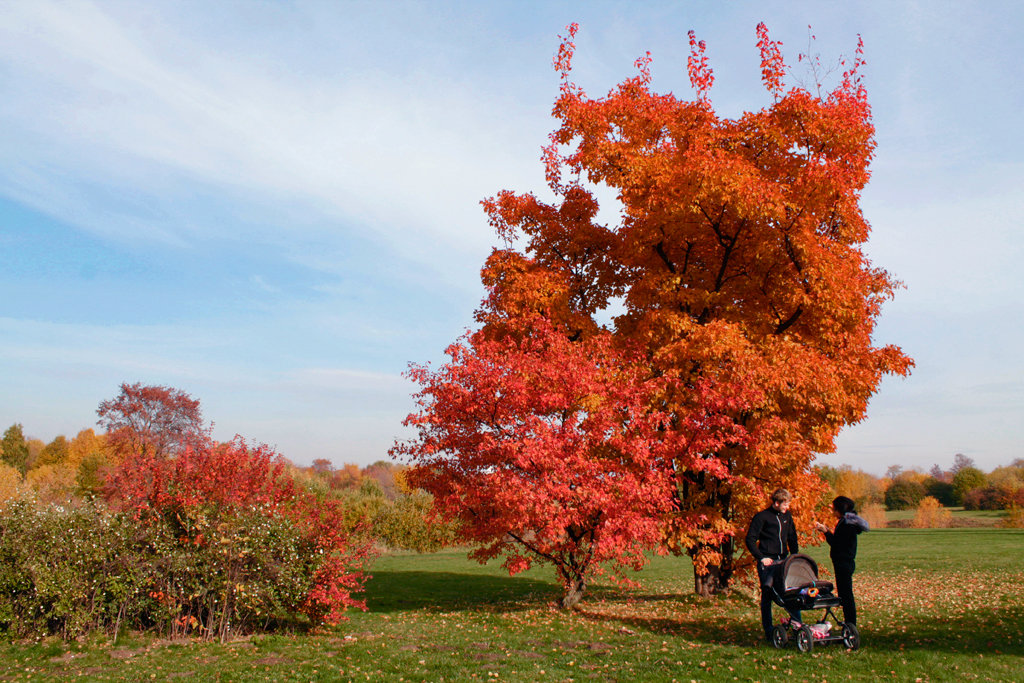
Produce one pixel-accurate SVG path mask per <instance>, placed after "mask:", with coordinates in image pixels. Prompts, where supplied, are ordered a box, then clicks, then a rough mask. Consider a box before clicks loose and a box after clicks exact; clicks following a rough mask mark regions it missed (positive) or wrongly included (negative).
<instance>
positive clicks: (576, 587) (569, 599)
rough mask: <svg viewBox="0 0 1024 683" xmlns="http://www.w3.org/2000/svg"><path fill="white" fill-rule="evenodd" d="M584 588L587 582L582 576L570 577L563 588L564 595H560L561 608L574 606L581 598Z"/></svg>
mask: <svg viewBox="0 0 1024 683" xmlns="http://www.w3.org/2000/svg"><path fill="white" fill-rule="evenodd" d="M586 589H587V584H586V582H585V581H584V580H583V577H582V576H579V577H576V578H574V579H572V581H570V582H569V585H568V586H566V588H565V595H563V596H562V609H572V608H574V607H575V606H576V605H577V603H579V601H580V600H582V599H583V593H584V592H585V591H586Z"/></svg>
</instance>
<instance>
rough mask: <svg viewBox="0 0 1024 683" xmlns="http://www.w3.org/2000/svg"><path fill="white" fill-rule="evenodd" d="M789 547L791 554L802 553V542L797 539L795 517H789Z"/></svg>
mask: <svg viewBox="0 0 1024 683" xmlns="http://www.w3.org/2000/svg"><path fill="white" fill-rule="evenodd" d="M787 542H788V545H789V552H790V554H794V555H795V554H796V553H798V552H800V542H799V541H798V540H797V538H796V523H795V522H793V516H792V515H790V516H789V538H788V539H787Z"/></svg>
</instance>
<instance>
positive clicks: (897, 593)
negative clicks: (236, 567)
mask: <svg viewBox="0 0 1024 683" xmlns="http://www.w3.org/2000/svg"><path fill="white" fill-rule="evenodd" d="M861 539H862V540H861V550H860V556H859V558H858V572H857V574H856V575H855V577H854V580H855V587H856V590H857V594H858V599H859V607H860V619H859V625H860V627H861V631H862V637H863V646H862V648H861V649H860V650H858V651H854V652H849V651H846V650H845V649H843V648H842V647H841V646H838V645H828V646H819V647H816V648H815V650H814V651H813V652H812V653H810V654H801V653H798V652H797V651H796V650H795V649H794V648H793V647H792V646H790V647H789V648H787V649H785V650H783V651H778V650H775V649H773V648H771V647H769V646H768V645H766V644H763V643H762V642H761V641H760V637H759V635H760V634H759V631H760V628H759V623H758V616H757V606H756V603H755V602H754V599H753V597H752V593H749V592H743V591H737V592H734V593H733V594H731V595H730V596H728V597H722V598H719V599H712V600H701V599H697V598H695V597H694V596H693V595H691V592H692V582H693V580H692V570H691V568H690V565H689V562H688V560H687V559H686V558H675V557H655V558H653V559H652V562H651V564H650V565H649V566H648V567H647V569H645V570H644V571H643V572H642V573H641V574H640V575H639V576H638V578H639V580H640V586H639V588H637V589H636V590H623V589H620V588H617V587H615V586H614V585H612V584H610V583H607V582H604V583H602V582H598V583H597V584H596V585H595V586H593V587H592V588H591V591H590V592H589V594H588V596H587V598H585V600H584V603H583V608H582V609H581V610H579V611H578V612H574V613H563V612H560V611H557V610H555V609H553V608H552V603H553V601H554V599H555V598H556V597H557V595H558V588H557V586H555V584H554V582H553V581H552V576H551V572H550V571H548V570H546V569H533V570H531V571H529V572H526V573H524V574H520V575H518V576H516V577H512V578H510V577H508V576H507V575H506V574H504V573H503V572H502V570H501V569H500V567H498V566H497V565H493V564H492V565H489V566H480V565H478V564H476V563H472V562H469V561H467V560H466V557H465V553H464V552H458V551H447V552H441V553H435V554H429V555H415V554H393V555H387V556H384V557H381V558H380V559H379V560H378V561H377V562H376V563H375V565H374V568H373V579H372V581H370V583H369V584H368V591H367V598H368V607H369V609H368V611H367V612H365V613H364V612H356V613H352V614H351V619H350V621H348V622H347V623H344V624H342V626H341V627H339V628H338V629H336V630H334V631H331V632H328V633H322V634H302V633H298V634H288V635H274V636H258V637H252V638H248V639H242V640H239V641H237V642H232V643H227V644H219V643H200V642H182V641H178V642H168V641H161V640H158V639H155V638H152V637H150V636H145V635H131V636H128V637H125V636H123V635H122V637H121V638H119V639H118V641H117V642H116V644H112V643H110V642H102V641H94V642H88V643H71V644H65V643H62V642H60V641H44V642H38V643H15V644H9V643H8V644H0V681H25V680H134V681H149V680H179V679H180V680H187V681H196V680H201V681H206V680H225V681H229V680H237V681H243V680H273V681H316V680H321V681H327V680H354V681H359V680H373V681H377V680H386V681H440V680H448V681H451V680H460V681H465V680H478V681H484V680H497V681H500V680H515V681H534V680H537V681H569V680H575V681H589V680H595V681H673V680H677V681H730V680H738V681H811V680H814V681H846V680H853V681H859V680H872V679H885V680H890V679H891V680H898V681H963V680H981V681H1020V680H1022V678H1024V664H1022V661H1024V660H1022V656H1024V567H1022V566H1021V558H1022V557H1024V531H1020V530H1004V529H988V528H974V529H931V530H915V529H885V530H877V531H872V532H870V533H869V534H867V535H866V536H862V537H861ZM808 551H809V554H811V555H812V556H814V557H816V558H817V559H819V561H821V562H822V564H823V566H825V567H828V566H829V564H828V561H827V548H825V547H820V546H819V547H814V548H810V549H808ZM780 614H781V612H780Z"/></svg>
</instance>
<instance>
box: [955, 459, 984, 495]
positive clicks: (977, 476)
mask: <svg viewBox="0 0 1024 683" xmlns="http://www.w3.org/2000/svg"><path fill="white" fill-rule="evenodd" d="M986 483H987V479H986V478H985V473H984V472H982V471H981V470H979V469H978V468H977V467H969V466H967V467H962V468H961V469H959V470H958V471H957V472H956V474H954V475H953V500H954V501H956V504H957V505H964V503H965V501H966V498H967V494H968V493H969V492H970V491H972V490H973V489H980V488H982V487H984V486H985V484H986Z"/></svg>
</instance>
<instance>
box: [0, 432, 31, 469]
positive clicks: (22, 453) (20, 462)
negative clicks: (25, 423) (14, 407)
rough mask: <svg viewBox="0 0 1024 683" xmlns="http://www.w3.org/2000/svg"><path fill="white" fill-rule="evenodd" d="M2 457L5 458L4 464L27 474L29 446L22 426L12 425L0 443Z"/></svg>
mask: <svg viewBox="0 0 1024 683" xmlns="http://www.w3.org/2000/svg"><path fill="white" fill-rule="evenodd" d="M0 456H2V457H3V462H5V463H7V464H8V465H10V466H11V467H13V468H14V469H16V470H18V472H20V473H21V474H25V469H26V466H27V464H28V444H26V443H25V433H24V432H23V431H22V426H21V425H20V424H12V425H11V426H10V427H8V428H7V431H5V432H4V436H3V440H2V441H0Z"/></svg>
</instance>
